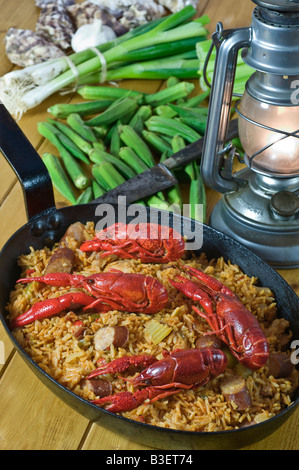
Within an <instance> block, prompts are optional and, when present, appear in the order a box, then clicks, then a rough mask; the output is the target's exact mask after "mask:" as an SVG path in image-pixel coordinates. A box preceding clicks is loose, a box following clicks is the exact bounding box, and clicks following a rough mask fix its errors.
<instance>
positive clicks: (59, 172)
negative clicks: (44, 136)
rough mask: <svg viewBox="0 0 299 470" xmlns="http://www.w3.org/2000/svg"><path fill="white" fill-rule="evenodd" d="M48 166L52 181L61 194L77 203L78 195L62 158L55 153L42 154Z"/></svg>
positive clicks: (71, 201) (72, 202)
mask: <svg viewBox="0 0 299 470" xmlns="http://www.w3.org/2000/svg"><path fill="white" fill-rule="evenodd" d="M42 159H43V162H44V164H45V165H46V167H47V170H48V172H49V175H50V177H51V180H52V183H53V185H54V186H55V188H56V189H57V190H58V191H59V192H60V194H61V195H62V196H63V197H65V198H66V199H68V200H69V201H70V203H71V204H76V196H75V193H74V191H73V188H72V185H71V183H70V180H69V179H68V177H67V175H66V173H65V171H64V169H63V166H62V165H61V163H60V160H59V158H58V157H56V156H55V155H53V154H51V153H48V152H45V153H44V154H43V156H42Z"/></svg>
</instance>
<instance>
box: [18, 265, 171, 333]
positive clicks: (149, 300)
mask: <svg viewBox="0 0 299 470" xmlns="http://www.w3.org/2000/svg"><path fill="white" fill-rule="evenodd" d="M32 281H38V282H42V283H45V284H47V285H50V286H56V287H67V286H74V287H79V288H81V287H82V288H84V289H85V290H86V291H87V292H88V294H86V293H84V292H72V293H67V294H64V295H62V296H61V297H55V298H52V299H47V300H43V301H41V302H38V303H36V304H34V305H33V306H32V307H31V309H30V310H28V311H27V312H25V313H23V314H22V315H20V316H19V317H17V318H15V319H14V320H13V321H12V324H11V327H12V328H16V327H17V326H23V325H26V324H28V323H31V322H33V321H34V320H37V319H42V318H47V317H50V316H53V315H56V314H58V313H60V312H62V311H64V310H66V309H74V308H79V307H82V306H84V309H83V310H84V311H85V310H87V309H92V308H94V309H96V310H97V311H100V312H107V311H109V310H111V309H114V310H121V311H125V312H135V313H157V312H159V311H160V310H162V309H163V308H164V307H165V306H166V304H167V302H168V293H167V290H166V289H165V287H164V286H163V284H161V282H159V281H158V280H157V279H155V278H153V277H151V276H144V275H142V274H135V273H132V274H131V273H123V272H121V271H118V270H113V271H110V272H107V273H99V274H92V275H91V276H82V275H80V274H68V273H51V274H46V275H45V276H41V277H31V278H23V279H20V280H19V281H18V282H23V283H28V282H32Z"/></svg>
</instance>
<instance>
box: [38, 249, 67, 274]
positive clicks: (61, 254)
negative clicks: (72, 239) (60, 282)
mask: <svg viewBox="0 0 299 470" xmlns="http://www.w3.org/2000/svg"><path fill="white" fill-rule="evenodd" d="M74 266H75V253H74V252H73V250H71V249H70V248H58V249H57V250H56V251H55V252H54V253H53V255H52V256H51V258H50V259H49V262H48V264H47V266H46V269H45V271H44V275H45V274H49V273H71V272H72V270H73V267H74Z"/></svg>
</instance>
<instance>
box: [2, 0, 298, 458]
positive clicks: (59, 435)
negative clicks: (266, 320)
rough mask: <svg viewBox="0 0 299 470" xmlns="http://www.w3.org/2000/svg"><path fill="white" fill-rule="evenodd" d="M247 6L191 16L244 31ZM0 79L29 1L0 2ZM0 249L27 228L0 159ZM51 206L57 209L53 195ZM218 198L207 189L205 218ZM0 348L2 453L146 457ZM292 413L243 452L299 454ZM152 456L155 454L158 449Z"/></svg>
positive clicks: (232, 3)
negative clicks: (9, 39)
mask: <svg viewBox="0 0 299 470" xmlns="http://www.w3.org/2000/svg"><path fill="white" fill-rule="evenodd" d="M253 8H254V4H253V3H252V2H251V1H250V0H246V1H245V0H242V1H240V0H221V1H219V0H200V4H199V6H198V15H199V16H200V15H202V14H204V13H206V14H208V15H209V16H210V18H211V24H210V26H209V30H210V32H213V31H214V29H215V25H216V23H217V22H218V21H222V22H223V24H224V27H225V29H228V28H233V27H243V26H248V25H249V24H250V22H251V13H252V10H253ZM0 11H1V29H0V56H1V61H0V75H1V76H2V75H4V74H5V73H7V72H8V71H10V70H12V69H13V66H12V64H11V63H10V62H9V60H8V59H7V57H6V56H5V52H4V44H3V39H4V36H5V34H6V32H7V30H8V29H9V28H10V27H16V28H22V29H26V28H28V29H34V26H35V23H36V20H37V17H38V8H37V7H35V2H34V0H10V1H9V2H7V1H6V0H0ZM121 86H123V87H125V88H133V89H138V90H143V91H149V92H154V91H157V90H158V89H159V88H160V87H161V86H163V83H162V81H159V80H157V81H150V80H147V81H146V80H143V81H137V80H134V81H126V82H123V83H122V84H121ZM71 99H72V100H73V101H74V100H76V97H73V95H64V96H62V97H61V96H59V100H58V99H57V95H56V96H54V97H51V98H49V99H48V100H47V101H45V102H44V103H43V104H42V105H40V106H38V107H37V108H35V109H34V110H31V111H29V112H27V113H26V115H25V116H23V117H22V119H21V120H20V121H19V125H20V127H21V129H22V130H23V132H24V133H25V135H26V136H27V137H28V138H29V140H30V142H31V143H32V144H33V146H34V147H35V148H36V149H37V151H38V152H39V153H40V154H42V152H44V151H46V150H48V148H49V149H50V146H49V144H46V143H45V141H44V139H42V138H41V137H40V135H39V134H38V132H37V123H38V122H39V121H43V120H45V119H46V117H47V112H46V110H47V108H48V107H49V106H50V105H51V104H54V103H57V102H62V101H63V100H64V101H69V100H71ZM0 169H1V170H0V220H1V231H0V248H1V247H2V246H3V245H4V243H5V242H6V241H7V240H8V239H9V237H10V236H11V235H12V234H13V233H14V232H15V231H16V230H17V229H18V228H19V227H21V226H22V225H23V224H25V223H26V221H27V220H26V213H25V208H24V200H23V194H22V189H21V186H20V183H19V181H18V179H17V177H16V175H15V174H14V173H13V171H12V169H11V168H10V166H9V165H8V164H7V162H6V161H5V160H4V158H3V157H0ZM55 197H56V201H57V205H58V206H59V205H60V204H62V203H64V202H65V201H63V199H62V197H61V196H60V195H59V194H57V193H56V192H55ZM218 198H219V194H217V193H214V192H213V191H211V190H208V213H209V212H210V211H211V209H212V207H213V206H214V204H215V202H216V201H217V199H218ZM280 273H281V274H282V276H283V277H284V278H285V279H286V280H287V281H288V282H289V283H290V284H291V285H292V287H293V288H294V289H295V290H296V291H297V293H299V282H298V280H299V277H298V273H299V270H298V269H297V270H285V271H280ZM0 345H1V347H2V350H3V346H4V361H2V362H4V363H3V364H1V363H0V397H1V399H0V416H1V425H0V449H1V450H78V449H82V450H96V449H101V450H147V449H150V448H149V447H146V446H142V445H138V444H136V443H134V442H132V441H129V440H128V439H127V438H126V436H120V435H117V434H114V433H112V432H110V431H107V430H106V429H104V428H102V427H101V426H99V425H97V424H94V423H92V422H90V421H89V420H88V419H86V418H85V417H83V416H81V415H80V414H78V413H77V412H76V411H74V410H73V409H71V408H70V407H68V406H67V405H66V404H64V403H63V402H62V401H60V400H59V399H58V398H57V397H56V396H55V395H54V394H53V393H52V392H50V391H49V390H48V389H47V388H46V387H45V386H44V385H43V384H42V383H41V382H40V381H39V380H38V379H37V378H36V377H35V375H34V374H33V372H32V371H31V370H29V368H28V367H27V365H25V363H24V362H23V360H22V359H21V358H20V356H19V354H18V353H17V352H16V351H15V350H14V348H13V347H12V344H11V342H10V340H9V338H8V337H7V335H6V333H5V331H4V329H3V327H2V325H0ZM298 426H299V409H297V411H296V412H295V413H294V414H293V415H292V417H291V418H290V419H289V420H288V421H287V423H285V424H284V425H283V426H282V427H281V428H280V429H278V430H277V431H276V432H275V433H273V434H272V435H271V436H270V437H268V438H266V439H264V440H262V441H260V442H258V443H256V444H254V445H251V446H248V447H246V448H244V449H246V450H295V449H297V450H298V449H299V434H298ZM157 449H158V447H157Z"/></svg>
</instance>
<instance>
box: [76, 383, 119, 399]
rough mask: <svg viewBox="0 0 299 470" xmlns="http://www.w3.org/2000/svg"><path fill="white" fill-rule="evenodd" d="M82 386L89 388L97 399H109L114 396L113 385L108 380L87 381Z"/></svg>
mask: <svg viewBox="0 0 299 470" xmlns="http://www.w3.org/2000/svg"><path fill="white" fill-rule="evenodd" d="M81 385H82V386H87V387H88V388H89V389H90V390H91V391H92V392H93V393H94V394H95V395H96V396H97V397H100V398H101V397H107V396H108V395H111V394H112V384H111V382H109V380H107V379H97V378H96V379H88V380H87V379H85V380H83V381H82V382H81Z"/></svg>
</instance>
